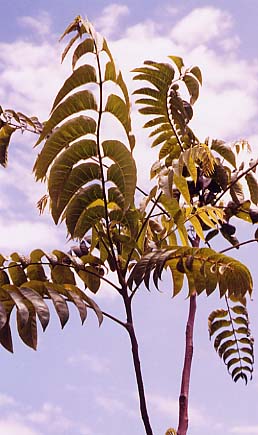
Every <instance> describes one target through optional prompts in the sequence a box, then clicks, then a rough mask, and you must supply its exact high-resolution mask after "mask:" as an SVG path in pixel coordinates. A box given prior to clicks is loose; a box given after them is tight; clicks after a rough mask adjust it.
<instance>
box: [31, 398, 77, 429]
mask: <svg viewBox="0 0 258 435" xmlns="http://www.w3.org/2000/svg"><path fill="white" fill-rule="evenodd" d="M26 420H28V421H31V422H32V423H36V424H40V425H45V426H47V427H51V431H52V432H53V433H57V432H60V433H65V431H67V430H68V429H71V428H72V427H73V426H74V423H73V422H72V421H71V420H69V419H68V418H67V417H66V416H65V415H64V413H63V411H62V409H61V408H60V407H59V406H56V405H54V404H52V403H44V404H43V406H42V407H41V409H40V410H39V411H33V412H30V413H28V414H27V415H26Z"/></svg>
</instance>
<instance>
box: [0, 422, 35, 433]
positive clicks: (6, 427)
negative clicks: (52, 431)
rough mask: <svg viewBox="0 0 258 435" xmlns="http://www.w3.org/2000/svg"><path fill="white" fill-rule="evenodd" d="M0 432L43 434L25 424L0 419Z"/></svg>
mask: <svg viewBox="0 0 258 435" xmlns="http://www.w3.org/2000/svg"><path fill="white" fill-rule="evenodd" d="M0 433H1V434H6V435H7V434H8V435H18V434H19V435H43V434H42V433H41V432H38V431H37V430H34V429H32V428H31V427H29V426H28V425H27V424H24V423H21V422H18V421H15V420H12V419H6V420H5V419H1V420H0Z"/></svg>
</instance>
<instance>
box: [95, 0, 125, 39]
mask: <svg viewBox="0 0 258 435" xmlns="http://www.w3.org/2000/svg"><path fill="white" fill-rule="evenodd" d="M128 14H129V8H128V7H127V6H126V5H122V4H118V3H112V4H110V5H108V6H106V7H105V8H104V9H103V11H102V14H101V15H100V16H99V17H98V18H97V19H96V20H95V25H96V29H97V30H98V31H100V32H101V33H102V34H103V35H104V36H105V37H110V36H112V35H113V34H116V32H117V28H119V21H120V19H121V17H124V16H126V15H128Z"/></svg>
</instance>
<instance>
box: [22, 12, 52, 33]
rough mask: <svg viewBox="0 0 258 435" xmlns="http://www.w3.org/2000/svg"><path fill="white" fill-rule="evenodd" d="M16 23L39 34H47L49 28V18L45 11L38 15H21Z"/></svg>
mask: <svg viewBox="0 0 258 435" xmlns="http://www.w3.org/2000/svg"><path fill="white" fill-rule="evenodd" d="M18 24H20V25H21V26H23V27H25V28H27V29H29V30H32V31H34V32H36V33H37V34H38V35H39V36H47V35H49V33H50V29H51V18H50V16H49V14H48V13H47V12H45V11H43V12H41V14H39V16H38V17H36V18H35V17H30V16H28V15H27V16H23V17H19V18H18Z"/></svg>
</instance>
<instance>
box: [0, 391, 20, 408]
mask: <svg viewBox="0 0 258 435" xmlns="http://www.w3.org/2000/svg"><path fill="white" fill-rule="evenodd" d="M15 404H16V401H15V400H14V398H13V397H11V396H9V395H8V394H3V393H0V407H2V406H12V405H15Z"/></svg>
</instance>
